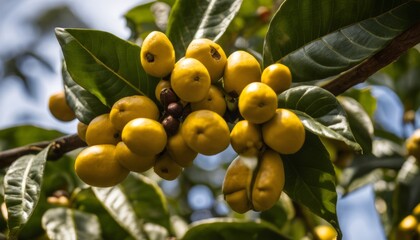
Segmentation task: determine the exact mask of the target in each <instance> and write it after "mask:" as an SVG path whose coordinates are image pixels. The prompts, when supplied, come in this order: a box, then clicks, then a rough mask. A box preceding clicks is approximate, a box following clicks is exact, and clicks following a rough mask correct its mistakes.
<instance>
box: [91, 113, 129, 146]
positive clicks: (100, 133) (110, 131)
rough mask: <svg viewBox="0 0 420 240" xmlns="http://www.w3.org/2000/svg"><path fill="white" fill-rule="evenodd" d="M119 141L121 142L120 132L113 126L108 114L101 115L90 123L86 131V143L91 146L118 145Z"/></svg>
mask: <svg viewBox="0 0 420 240" xmlns="http://www.w3.org/2000/svg"><path fill="white" fill-rule="evenodd" d="M119 141H121V134H120V131H118V130H117V129H115V127H114V125H112V123H111V120H110V119H109V114H108V113H105V114H102V115H99V116H97V117H95V118H94V119H93V120H92V121H90V123H89V125H88V127H87V130H86V143H87V144H88V145H89V146H92V145H98V144H113V145H116V144H117V143H118V142H119Z"/></svg>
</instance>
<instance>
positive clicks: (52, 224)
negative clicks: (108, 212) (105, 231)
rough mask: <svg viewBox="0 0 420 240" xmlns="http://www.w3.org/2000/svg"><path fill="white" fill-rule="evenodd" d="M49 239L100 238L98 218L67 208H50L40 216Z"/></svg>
mask: <svg viewBox="0 0 420 240" xmlns="http://www.w3.org/2000/svg"><path fill="white" fill-rule="evenodd" d="M42 227H43V228H44V229H45V231H46V233H47V236H48V238H49V239H92V240H93V239H102V238H101V228H100V226H99V221H98V218H97V217H96V216H95V215H93V214H89V213H85V212H81V211H78V210H74V209H68V208H61V207H60V208H52V209H49V210H48V211H46V212H45V214H44V216H43V217H42Z"/></svg>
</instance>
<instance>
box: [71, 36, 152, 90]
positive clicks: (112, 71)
mask: <svg viewBox="0 0 420 240" xmlns="http://www.w3.org/2000/svg"><path fill="white" fill-rule="evenodd" d="M64 31H66V32H67V33H68V34H69V36H71V37H72V38H73V39H74V41H76V43H77V44H78V45H79V46H80V47H81V48H82V49H83V50H85V52H87V53H88V54H89V56H91V57H92V58H93V59H94V60H95V61H96V62H97V63H99V64H100V65H101V66H103V67H104V68H105V69H107V70H108V71H109V72H111V73H112V74H113V75H115V76H116V77H117V78H118V79H120V80H122V81H123V82H125V83H126V84H127V85H128V86H130V87H131V88H133V89H134V90H135V91H136V92H138V93H139V94H141V95H143V96H146V95H145V94H144V93H143V92H142V91H141V90H140V89H138V88H136V87H135V86H134V85H133V84H132V83H131V82H130V81H128V80H127V79H125V78H123V77H122V76H120V75H119V74H118V73H117V72H115V71H114V70H113V69H111V68H110V67H108V66H107V65H106V64H105V63H104V62H102V61H101V60H100V59H99V58H97V57H96V56H95V55H94V54H93V53H92V52H91V51H90V50H89V49H88V48H87V47H85V46H84V45H83V44H82V43H81V42H80V41H79V40H78V39H77V38H76V37H75V36H74V35H72V34H71V33H70V32H69V31H67V30H64Z"/></svg>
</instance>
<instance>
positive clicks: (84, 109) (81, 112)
mask: <svg viewBox="0 0 420 240" xmlns="http://www.w3.org/2000/svg"><path fill="white" fill-rule="evenodd" d="M61 72H62V75H63V82H64V91H65V93H66V98H67V102H68V103H69V105H70V107H71V109H73V111H74V113H75V114H76V117H77V119H78V120H79V121H80V122H82V123H84V124H86V125H88V124H89V123H90V121H91V120H92V119H94V118H95V117H96V116H99V115H101V114H104V113H107V112H109V111H110V109H109V108H108V107H107V106H105V105H103V104H102V103H101V101H99V99H98V98H97V97H95V95H93V94H91V93H90V92H88V91H87V90H86V89H84V88H82V87H81V86H80V85H78V84H77V83H76V82H75V81H73V79H72V78H71V76H70V74H69V72H68V71H67V67H66V64H65V63H63V67H62V71H61Z"/></svg>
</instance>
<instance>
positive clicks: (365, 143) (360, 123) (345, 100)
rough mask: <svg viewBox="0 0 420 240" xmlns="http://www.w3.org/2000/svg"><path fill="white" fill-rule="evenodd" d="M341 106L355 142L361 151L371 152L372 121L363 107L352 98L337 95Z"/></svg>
mask: <svg viewBox="0 0 420 240" xmlns="http://www.w3.org/2000/svg"><path fill="white" fill-rule="evenodd" d="M338 100H339V102H340V104H341V106H343V108H344V110H345V112H346V114H347V120H348V121H349V124H350V128H351V130H352V133H353V134H354V138H355V139H356V141H357V143H359V145H360V146H361V147H362V149H363V153H365V154H366V153H370V152H372V139H373V137H374V136H373V131H374V129H373V123H372V120H371V119H370V117H369V115H368V114H367V113H366V112H365V110H364V109H363V107H362V106H361V105H360V104H359V102H357V101H356V100H355V99H353V98H349V97H339V98H338Z"/></svg>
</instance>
